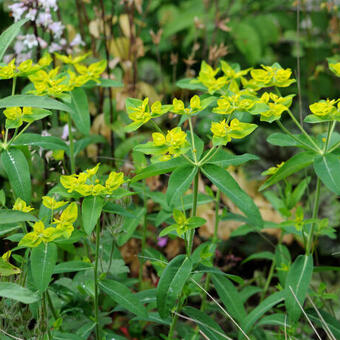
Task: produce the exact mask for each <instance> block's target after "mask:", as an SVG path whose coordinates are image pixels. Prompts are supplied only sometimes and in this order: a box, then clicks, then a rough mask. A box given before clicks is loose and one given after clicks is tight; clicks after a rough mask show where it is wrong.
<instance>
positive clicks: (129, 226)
mask: <svg viewBox="0 0 340 340" xmlns="http://www.w3.org/2000/svg"><path fill="white" fill-rule="evenodd" d="M144 215H145V209H143V208H137V209H135V211H134V216H133V217H126V218H125V220H124V223H123V227H122V230H123V232H122V233H121V234H120V235H119V236H118V239H117V244H118V246H119V247H121V246H122V245H123V244H125V243H126V242H127V241H128V240H129V239H130V238H131V237H132V235H133V233H134V232H135V230H136V228H137V227H138V225H139V224H140V223H141V222H142V218H143V216H144Z"/></svg>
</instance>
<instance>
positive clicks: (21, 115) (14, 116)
mask: <svg viewBox="0 0 340 340" xmlns="http://www.w3.org/2000/svg"><path fill="white" fill-rule="evenodd" d="M32 113H33V112H32V108H31V107H23V108H21V107H18V106H14V107H8V108H7V109H5V110H4V115H5V116H6V118H7V119H6V128H7V129H13V128H18V127H20V126H21V125H22V123H23V122H30V121H31V119H30V118H31V117H30V116H31V115H32Z"/></svg>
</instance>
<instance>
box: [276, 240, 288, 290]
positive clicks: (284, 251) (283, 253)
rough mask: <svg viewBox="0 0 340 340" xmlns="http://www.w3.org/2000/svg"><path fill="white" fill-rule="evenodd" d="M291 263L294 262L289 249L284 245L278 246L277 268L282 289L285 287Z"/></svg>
mask: <svg viewBox="0 0 340 340" xmlns="http://www.w3.org/2000/svg"><path fill="white" fill-rule="evenodd" d="M291 262H292V260H291V257H290V252H289V250H288V248H287V247H286V246H285V245H283V244H279V245H277V246H276V249H275V266H276V272H277V276H278V278H279V281H280V284H281V286H282V287H285V284H286V278H287V274H288V270H289V268H290V265H291Z"/></svg>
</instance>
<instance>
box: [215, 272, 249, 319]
mask: <svg viewBox="0 0 340 340" xmlns="http://www.w3.org/2000/svg"><path fill="white" fill-rule="evenodd" d="M212 281H213V283H214V286H215V289H216V291H217V294H218V296H219V297H220V299H221V300H222V302H223V305H224V307H225V309H226V310H227V311H228V313H229V314H230V315H231V316H232V317H233V318H234V319H236V320H237V321H238V322H240V321H242V320H243V319H244V318H245V317H246V310H245V309H244V306H243V303H242V300H241V297H240V294H239V292H238V291H237V289H236V288H235V286H234V285H233V284H232V283H231V281H230V280H228V279H227V278H226V277H223V276H222V275H216V274H213V275H212Z"/></svg>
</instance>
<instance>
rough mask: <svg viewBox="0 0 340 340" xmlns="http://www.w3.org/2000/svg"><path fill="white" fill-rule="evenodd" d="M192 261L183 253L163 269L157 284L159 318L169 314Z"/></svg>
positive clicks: (188, 272) (187, 276)
mask: <svg viewBox="0 0 340 340" xmlns="http://www.w3.org/2000/svg"><path fill="white" fill-rule="evenodd" d="M191 269H192V263H191V260H190V259H189V258H187V257H186V256H185V255H178V256H176V257H175V258H174V259H173V260H171V261H170V262H169V263H168V265H167V266H166V268H165V269H164V271H163V273H162V276H161V277H160V280H159V282H158V286H157V307H158V312H159V315H160V316H161V318H163V319H165V318H167V317H168V316H169V314H170V311H171V309H172V308H173V307H174V306H175V303H176V300H177V299H178V298H179V296H180V294H181V292H182V289H183V287H184V285H185V283H186V281H187V280H188V278H189V276H190V273H191Z"/></svg>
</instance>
